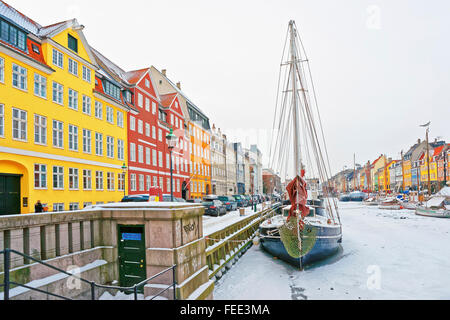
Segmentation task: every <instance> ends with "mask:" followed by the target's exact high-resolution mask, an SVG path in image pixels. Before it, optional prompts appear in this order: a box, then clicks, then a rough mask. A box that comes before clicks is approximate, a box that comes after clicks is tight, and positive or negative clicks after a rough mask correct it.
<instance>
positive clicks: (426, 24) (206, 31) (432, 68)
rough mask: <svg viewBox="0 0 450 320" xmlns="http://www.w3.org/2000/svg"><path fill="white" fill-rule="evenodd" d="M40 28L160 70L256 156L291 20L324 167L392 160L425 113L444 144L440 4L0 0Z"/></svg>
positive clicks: (446, 6)
mask: <svg viewBox="0 0 450 320" xmlns="http://www.w3.org/2000/svg"><path fill="white" fill-rule="evenodd" d="M6 2H7V3H9V4H11V5H12V6H14V7H15V8H17V9H18V10H19V11H22V12H23V13H25V14H26V15H28V16H29V17H30V18H32V19H34V20H35V21H37V22H38V23H40V24H42V25H48V24H53V23H55V22H58V21H61V20H66V19H71V18H77V19H78V21H79V22H80V23H81V24H83V25H85V26H86V28H85V30H84V32H85V35H86V37H87V39H88V41H89V43H90V45H91V46H93V47H94V48H96V49H97V50H99V51H100V52H102V53H103V54H105V55H106V56H107V57H108V58H109V59H111V60H112V61H113V62H115V63H117V64H118V65H120V66H121V67H122V68H124V69H125V70H135V69H141V68H144V67H148V66H151V65H154V66H155V67H156V68H158V69H160V70H161V69H167V72H168V76H169V78H170V79H172V80H173V81H174V82H178V81H181V83H182V89H183V91H184V92H185V93H186V94H187V96H188V97H189V98H190V99H191V100H193V101H194V102H195V103H196V104H197V106H198V107H199V108H201V109H202V110H203V111H204V112H205V113H206V114H207V115H208V116H209V118H210V120H211V124H213V123H215V124H216V126H217V127H220V128H221V129H222V131H224V132H225V133H227V134H228V136H229V137H230V138H231V139H237V138H239V139H241V140H242V142H244V144H248V143H254V142H257V143H258V145H259V146H260V149H261V150H262V152H263V153H264V154H265V155H266V157H265V164H266V163H267V161H268V159H267V154H268V151H269V145H268V143H269V141H270V139H269V138H268V135H269V134H270V130H271V127H272V116H273V113H274V109H275V100H276V93H277V80H278V72H279V63H280V59H281V55H282V50H283V45H284V40H285V35H286V30H287V27H288V23H289V20H290V19H293V20H295V21H296V24H297V26H298V28H299V31H300V36H301V38H302V40H303V43H304V45H305V48H306V51H307V53H308V56H309V59H310V64H311V68H312V73H313V78H314V81H315V85H316V90H317V93H318V99H319V107H320V110H321V114H322V118H323V119H322V120H323V122H324V123H323V124H324V128H325V135H326V138H327V143H328V149H329V154H330V158H331V166H332V170H333V173H336V172H337V171H339V170H342V168H343V166H345V165H347V166H348V167H352V166H353V154H354V153H356V160H357V162H358V163H364V162H367V160H374V159H375V158H376V157H377V156H379V155H380V154H381V153H386V154H388V155H389V156H391V157H393V158H399V157H400V151H401V150H402V149H403V150H404V151H405V152H406V151H407V149H408V148H409V147H410V146H411V145H412V144H413V143H414V142H415V141H417V139H418V138H424V136H425V131H424V129H423V128H420V127H419V125H420V124H424V123H426V122H428V121H430V120H431V122H432V123H431V128H430V130H431V137H433V138H434V137H436V136H440V137H442V138H444V139H446V140H447V142H448V141H449V140H450V77H449V75H450V59H449V58H450V45H449V39H450V19H449V12H450V1H446V0H441V1H438V0H430V1H425V0H395V1H392V0H385V1H384V0H372V1H367V0H341V1H336V0H314V1H312V0H294V1H287V0H285V1H282V0H277V1H262V0H259V1H248V0H240V1H234V0H227V1H213V0H209V1H187V0H182V1H170V0H159V1H152V0H150V1H147V0H146V1H144V0H128V1H115V0H95V1H92V0H90V1H87V0H58V1H55V0H39V1H30V0H7V1H6Z"/></svg>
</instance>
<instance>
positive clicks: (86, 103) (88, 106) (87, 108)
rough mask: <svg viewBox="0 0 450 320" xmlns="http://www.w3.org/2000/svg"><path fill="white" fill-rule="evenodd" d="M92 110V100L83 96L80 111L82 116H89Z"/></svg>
mask: <svg viewBox="0 0 450 320" xmlns="http://www.w3.org/2000/svg"><path fill="white" fill-rule="evenodd" d="M91 110H92V99H91V97H88V96H86V95H84V94H83V108H82V111H83V113H84V114H87V115H89V116H90V115H91Z"/></svg>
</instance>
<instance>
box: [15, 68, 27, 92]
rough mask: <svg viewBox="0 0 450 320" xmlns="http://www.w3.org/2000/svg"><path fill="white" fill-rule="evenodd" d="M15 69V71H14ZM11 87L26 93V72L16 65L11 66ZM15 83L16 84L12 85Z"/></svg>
mask: <svg viewBox="0 0 450 320" xmlns="http://www.w3.org/2000/svg"><path fill="white" fill-rule="evenodd" d="M15 69H17V70H15ZM11 80H12V86H13V87H14V88H16V89H19V90H22V91H27V90H28V89H27V88H28V83H27V82H28V70H27V69H26V68H24V67H22V66H19V65H18V64H15V63H13V64H12V79H11ZM15 82H16V84H14V83H15Z"/></svg>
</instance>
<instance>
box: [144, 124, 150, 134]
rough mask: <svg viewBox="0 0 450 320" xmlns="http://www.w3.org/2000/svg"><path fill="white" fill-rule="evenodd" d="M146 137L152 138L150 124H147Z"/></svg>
mask: <svg viewBox="0 0 450 320" xmlns="http://www.w3.org/2000/svg"><path fill="white" fill-rule="evenodd" d="M145 135H146V136H147V137H150V124H148V123H146V124H145Z"/></svg>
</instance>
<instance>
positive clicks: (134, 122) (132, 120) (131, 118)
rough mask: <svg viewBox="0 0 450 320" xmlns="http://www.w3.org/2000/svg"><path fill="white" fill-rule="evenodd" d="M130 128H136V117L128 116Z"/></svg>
mask: <svg viewBox="0 0 450 320" xmlns="http://www.w3.org/2000/svg"><path fill="white" fill-rule="evenodd" d="M130 130H132V131H135V130H136V119H135V118H134V117H133V116H130Z"/></svg>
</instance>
